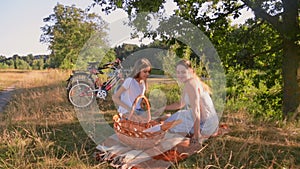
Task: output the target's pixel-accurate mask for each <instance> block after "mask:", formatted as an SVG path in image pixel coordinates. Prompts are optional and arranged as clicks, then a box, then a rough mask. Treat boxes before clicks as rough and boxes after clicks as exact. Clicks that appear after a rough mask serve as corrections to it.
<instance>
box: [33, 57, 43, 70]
mask: <svg viewBox="0 0 300 169" xmlns="http://www.w3.org/2000/svg"><path fill="white" fill-rule="evenodd" d="M44 65H45V64H44V59H37V60H33V63H32V69H33V70H42V69H44Z"/></svg>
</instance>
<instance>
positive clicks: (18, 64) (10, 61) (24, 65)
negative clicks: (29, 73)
mask: <svg viewBox="0 0 300 169" xmlns="http://www.w3.org/2000/svg"><path fill="white" fill-rule="evenodd" d="M49 61H50V59H49V56H48V55H35V56H34V55H32V54H29V55H27V56H19V55H14V56H13V57H9V58H6V57H5V56H0V69H23V70H42V69H47V68H49V65H50V64H49V63H50V62H49Z"/></svg>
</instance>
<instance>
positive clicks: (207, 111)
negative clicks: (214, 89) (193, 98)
mask: <svg viewBox="0 0 300 169" xmlns="http://www.w3.org/2000/svg"><path fill="white" fill-rule="evenodd" d="M199 91H200V92H199V94H200V104H199V106H200V111H201V120H200V129H201V134H203V135H212V134H213V133H214V132H216V130H217V129H218V126H219V118H218V116H217V113H216V110H215V107H214V104H213V101H212V99H211V97H210V95H209V93H208V92H207V91H205V90H204V89H203V87H202V85H201V84H200V85H199ZM184 101H185V104H186V106H185V109H183V110H179V111H177V112H176V113H174V114H173V115H172V116H171V117H169V118H168V119H167V120H166V121H174V120H178V119H181V120H182V122H181V123H180V124H178V125H176V126H174V127H173V128H171V129H170V130H169V131H171V132H176V133H177V132H179V133H187V134H188V133H194V128H193V126H194V121H195V120H194V118H193V114H192V109H191V108H190V101H189V97H188V95H187V94H186V95H185V96H184Z"/></svg>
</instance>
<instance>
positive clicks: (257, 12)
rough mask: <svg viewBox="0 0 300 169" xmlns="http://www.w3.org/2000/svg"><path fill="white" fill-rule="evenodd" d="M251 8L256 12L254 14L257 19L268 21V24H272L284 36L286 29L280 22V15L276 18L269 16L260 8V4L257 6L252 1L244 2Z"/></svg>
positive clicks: (275, 16) (246, 0)
mask: <svg viewBox="0 0 300 169" xmlns="http://www.w3.org/2000/svg"><path fill="white" fill-rule="evenodd" d="M242 1H243V2H244V3H245V4H246V5H247V6H248V7H249V8H251V9H252V10H253V11H254V14H255V16H256V17H258V18H261V19H263V20H266V21H267V22H268V23H270V24H271V25H272V26H273V27H274V29H276V30H277V31H278V32H279V33H280V34H282V35H283V34H284V29H283V26H284V24H282V23H281V22H280V15H281V14H280V13H279V14H277V15H274V16H271V15H269V14H268V13H267V12H266V11H265V10H263V9H262V8H261V6H260V4H256V3H253V2H251V1H250V0H242Z"/></svg>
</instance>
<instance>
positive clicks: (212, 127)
mask: <svg viewBox="0 0 300 169" xmlns="http://www.w3.org/2000/svg"><path fill="white" fill-rule="evenodd" d="M176 75H177V78H178V80H179V82H181V83H183V84H184V86H183V95H182V98H181V100H180V102H178V103H173V104H171V105H167V106H166V107H165V108H164V110H177V109H182V108H184V107H185V108H184V109H182V110H179V111H178V112H176V113H175V114H173V115H172V116H171V117H169V118H168V119H167V120H166V122H169V121H174V120H178V119H181V120H182V122H181V123H180V124H178V125H176V126H175V127H173V128H171V129H170V131H171V132H176V133H182V134H184V135H187V134H192V135H193V137H192V138H191V142H193V143H196V142H200V143H201V142H202V141H203V139H205V138H208V137H209V136H211V135H212V134H213V133H215V132H216V131H217V129H218V125H219V119H218V116H217V113H216V110H215V108H214V105H213V102H212V99H211V97H210V94H211V90H210V88H209V87H208V85H206V84H205V83H204V82H202V81H201V80H200V79H199V77H198V76H197V75H196V74H195V73H194V71H193V69H192V66H191V62H190V61H187V60H181V61H179V62H178V63H177V64H176ZM161 111H163V110H162V109H161Z"/></svg>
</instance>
